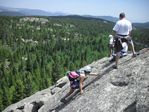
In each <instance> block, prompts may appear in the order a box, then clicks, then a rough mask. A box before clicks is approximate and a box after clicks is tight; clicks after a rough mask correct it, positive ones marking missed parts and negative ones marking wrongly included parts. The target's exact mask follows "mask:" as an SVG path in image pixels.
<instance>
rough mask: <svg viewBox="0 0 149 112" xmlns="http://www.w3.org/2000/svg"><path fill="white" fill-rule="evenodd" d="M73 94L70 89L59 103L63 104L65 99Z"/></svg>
mask: <svg viewBox="0 0 149 112" xmlns="http://www.w3.org/2000/svg"><path fill="white" fill-rule="evenodd" d="M73 92H74V89H72V88H70V90H69V92H68V93H67V94H66V95H65V96H64V97H63V98H62V99H61V101H62V102H63V101H64V100H65V98H67V97H68V96H70V95H71V94H72V93H73Z"/></svg>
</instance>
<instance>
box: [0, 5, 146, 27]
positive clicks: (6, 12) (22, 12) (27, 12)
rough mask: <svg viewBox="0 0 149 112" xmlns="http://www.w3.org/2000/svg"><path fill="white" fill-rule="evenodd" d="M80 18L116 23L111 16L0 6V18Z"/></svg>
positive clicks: (144, 24)
mask: <svg viewBox="0 0 149 112" xmlns="http://www.w3.org/2000/svg"><path fill="white" fill-rule="evenodd" d="M68 15H72V16H74V15H75V16H82V17H87V18H94V19H103V20H107V21H111V22H116V21H117V20H118V18H117V17H112V16H93V15H76V14H66V13H62V12H48V11H44V10H40V9H27V8H11V7H4V6H0V16H68ZM133 25H134V26H136V27H141V28H149V22H146V23H133Z"/></svg>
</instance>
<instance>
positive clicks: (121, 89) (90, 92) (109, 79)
mask: <svg viewBox="0 0 149 112" xmlns="http://www.w3.org/2000/svg"><path fill="white" fill-rule="evenodd" d="M113 64H114V63H109V62H108V58H103V59H101V60H97V61H95V62H93V63H91V64H90V66H92V67H93V72H97V73H98V76H88V78H87V79H86V80H85V81H84V93H83V94H82V95H80V94H79V91H76V92H75V93H74V94H73V95H72V96H71V97H70V98H68V99H67V102H66V103H62V102H60V99H61V98H62V97H63V96H64V95H65V94H66V93H67V92H68V91H69V81H68V79H67V77H63V78H61V79H60V80H59V81H57V83H56V84H55V85H54V86H52V87H50V88H48V89H45V90H43V91H39V92H37V93H35V94H34V95H32V96H30V97H28V98H25V99H23V100H21V101H20V102H18V103H15V104H13V105H10V106H9V107H7V108H6V109H5V110H4V111H3V112H149V49H144V50H142V51H140V55H139V56H137V57H135V58H132V57H131V55H128V56H126V57H124V58H122V59H120V63H119V68H118V69H113V68H112V66H113Z"/></svg>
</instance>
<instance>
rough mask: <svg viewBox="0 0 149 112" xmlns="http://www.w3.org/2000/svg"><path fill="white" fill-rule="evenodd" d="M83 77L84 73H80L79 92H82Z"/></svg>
mask: <svg viewBox="0 0 149 112" xmlns="http://www.w3.org/2000/svg"><path fill="white" fill-rule="evenodd" d="M84 79H85V75H83V74H80V93H81V94H83V89H82V88H83V81H84Z"/></svg>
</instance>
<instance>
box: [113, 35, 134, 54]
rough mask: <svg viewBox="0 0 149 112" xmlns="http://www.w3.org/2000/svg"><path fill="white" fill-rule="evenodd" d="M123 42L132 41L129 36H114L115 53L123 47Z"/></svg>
mask: <svg viewBox="0 0 149 112" xmlns="http://www.w3.org/2000/svg"><path fill="white" fill-rule="evenodd" d="M123 42H126V43H127V44H128V43H131V42H132V39H131V37H127V38H120V37H119V36H116V37H115V52H116V53H117V52H120V51H121V50H122V49H123V46H122V43H123Z"/></svg>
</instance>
